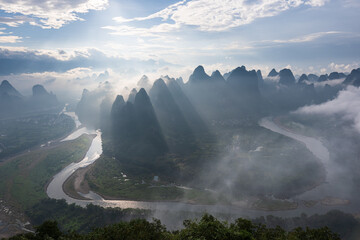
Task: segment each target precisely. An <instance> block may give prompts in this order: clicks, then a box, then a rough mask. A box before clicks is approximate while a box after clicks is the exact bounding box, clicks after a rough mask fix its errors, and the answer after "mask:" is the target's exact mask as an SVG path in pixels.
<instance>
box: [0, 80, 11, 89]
mask: <svg viewBox="0 0 360 240" xmlns="http://www.w3.org/2000/svg"><path fill="white" fill-rule="evenodd" d="M0 87H2V88H3V87H13V86H12V85H11V84H10V83H9V81H8V80H3V81H2V82H1V85H0Z"/></svg>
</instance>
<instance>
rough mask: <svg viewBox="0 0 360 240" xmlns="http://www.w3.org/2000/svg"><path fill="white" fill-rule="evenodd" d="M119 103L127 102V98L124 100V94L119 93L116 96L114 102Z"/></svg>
mask: <svg viewBox="0 0 360 240" xmlns="http://www.w3.org/2000/svg"><path fill="white" fill-rule="evenodd" d="M115 103H116V104H117V105H121V104H125V100H124V97H123V96H122V95H117V96H116V99H115V101H114V104H115Z"/></svg>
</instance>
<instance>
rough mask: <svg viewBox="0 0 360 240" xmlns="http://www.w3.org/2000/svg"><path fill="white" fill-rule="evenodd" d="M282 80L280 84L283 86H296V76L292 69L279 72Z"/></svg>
mask: <svg viewBox="0 0 360 240" xmlns="http://www.w3.org/2000/svg"><path fill="white" fill-rule="evenodd" d="M279 76H280V80H279V83H280V84H283V85H293V84H295V82H296V81H295V77H294V74H293V73H292V71H291V70H290V69H287V68H284V69H282V70H281V71H280V72H279Z"/></svg>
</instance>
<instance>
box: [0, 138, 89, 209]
mask: <svg viewBox="0 0 360 240" xmlns="http://www.w3.org/2000/svg"><path fill="white" fill-rule="evenodd" d="M91 140H92V137H90V136H88V135H83V136H82V137H80V138H78V139H76V140H73V141H69V142H64V143H60V144H59V145H58V146H56V147H53V148H52V147H50V148H48V149H39V150H36V151H33V152H29V153H26V154H23V155H21V156H19V157H16V158H14V159H11V160H9V161H7V162H4V163H2V164H1V165H0V197H1V198H3V199H5V200H6V201H7V202H11V203H13V204H14V205H15V206H17V207H18V208H20V209H22V210H26V209H28V208H29V207H31V206H33V205H34V204H36V203H38V202H39V201H40V200H42V199H45V198H47V196H46V191H45V190H46V189H45V188H46V185H47V183H49V181H50V180H51V179H52V177H53V176H54V175H55V174H56V173H58V172H59V171H60V170H61V169H63V168H64V167H65V166H67V165H68V164H70V163H71V162H78V161H80V160H81V159H82V158H83V157H84V155H85V154H86V152H87V150H88V148H89V146H90V144H91Z"/></svg>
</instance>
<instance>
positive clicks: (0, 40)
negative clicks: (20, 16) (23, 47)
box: [0, 36, 22, 43]
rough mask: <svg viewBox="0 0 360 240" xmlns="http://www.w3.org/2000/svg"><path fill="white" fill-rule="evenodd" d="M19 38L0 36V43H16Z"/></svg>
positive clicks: (19, 40)
mask: <svg viewBox="0 0 360 240" xmlns="http://www.w3.org/2000/svg"><path fill="white" fill-rule="evenodd" d="M21 39H22V37H19V36H0V43H17V42H21Z"/></svg>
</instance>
